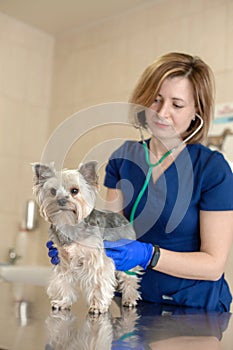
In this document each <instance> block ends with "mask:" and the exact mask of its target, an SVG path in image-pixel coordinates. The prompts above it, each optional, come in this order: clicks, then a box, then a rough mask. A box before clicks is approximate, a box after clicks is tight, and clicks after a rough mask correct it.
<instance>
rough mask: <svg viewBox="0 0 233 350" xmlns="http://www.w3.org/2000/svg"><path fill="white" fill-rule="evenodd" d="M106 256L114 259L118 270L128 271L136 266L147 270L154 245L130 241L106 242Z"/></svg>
mask: <svg viewBox="0 0 233 350" xmlns="http://www.w3.org/2000/svg"><path fill="white" fill-rule="evenodd" d="M104 247H105V250H106V254H107V256H108V257H109V258H111V259H113V261H114V263H115V266H116V270H119V271H128V270H131V269H132V268H134V267H136V266H141V267H142V268H143V269H144V270H146V268H147V266H148V265H149V263H150V261H151V258H152V255H153V245H152V244H150V243H143V242H139V241H132V240H129V239H120V240H118V241H115V242H110V241H104Z"/></svg>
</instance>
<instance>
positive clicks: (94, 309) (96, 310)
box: [88, 305, 108, 316]
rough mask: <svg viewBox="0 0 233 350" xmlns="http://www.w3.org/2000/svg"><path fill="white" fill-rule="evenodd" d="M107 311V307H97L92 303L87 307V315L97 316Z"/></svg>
mask: <svg viewBox="0 0 233 350" xmlns="http://www.w3.org/2000/svg"><path fill="white" fill-rule="evenodd" d="M107 311H108V308H103V307H101V308H99V307H97V306H95V305H93V306H90V307H89V310H88V313H89V315H92V316H98V315H100V314H104V313H105V312H107Z"/></svg>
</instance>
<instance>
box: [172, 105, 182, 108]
mask: <svg viewBox="0 0 233 350" xmlns="http://www.w3.org/2000/svg"><path fill="white" fill-rule="evenodd" d="M174 107H175V108H183V107H184V106H180V105H177V104H174Z"/></svg>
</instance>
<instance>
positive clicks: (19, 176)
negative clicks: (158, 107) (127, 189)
mask: <svg viewBox="0 0 233 350" xmlns="http://www.w3.org/2000/svg"><path fill="white" fill-rule="evenodd" d="M232 18H233V1H232V0H163V1H160V2H157V1H156V3H155V4H154V5H151V6H147V7H145V8H141V9H140V11H139V10H137V11H133V12H128V13H127V14H125V15H122V16H116V17H112V18H111V19H109V20H108V21H104V22H102V23H99V24H98V25H95V26H93V27H91V26H90V27H88V28H85V29H82V30H76V31H72V32H70V33H66V34H64V35H61V36H59V37H57V38H52V37H50V36H48V35H46V34H44V33H41V32H38V31H37V30H35V29H33V28H30V27H28V26H26V25H24V24H22V23H19V22H17V21H15V20H13V19H11V18H8V17H6V16H4V15H1V14H0V51H1V54H0V81H1V84H0V101H1V103H0V109H1V113H0V121H1V125H2V126H1V132H2V137H1V140H0V142H2V147H1V149H0V152H1V153H0V156H1V169H2V172H1V176H2V195H1V199H0V208H1V211H0V217H1V221H0V228H1V231H0V232H1V235H2V237H3V242H2V244H1V246H0V261H1V260H3V259H4V257H5V255H6V251H7V249H8V247H9V246H11V245H12V244H13V239H14V235H15V233H16V230H17V225H18V223H19V222H20V220H21V211H22V208H23V206H24V204H25V201H26V199H27V198H29V197H31V169H30V167H29V163H30V162H33V161H36V160H38V159H39V158H40V155H41V152H42V149H43V146H44V145H45V140H46V137H48V135H50V137H51V133H52V131H53V130H54V128H55V127H56V126H58V125H59V124H60V123H61V122H64V121H65V120H66V118H67V117H69V116H71V115H72V114H73V113H75V112H78V111H80V110H81V109H83V108H84V109H85V108H87V107H90V106H94V105H99V104H102V103H106V102H114V101H121V102H124V101H127V100H128V97H129V94H130V92H131V90H132V88H133V86H134V84H135V82H136V80H137V78H138V76H139V75H140V74H141V72H142V70H143V69H144V68H145V66H146V65H148V64H149V63H151V62H152V61H153V60H154V59H155V58H156V57H157V56H158V55H161V54H163V53H165V52H168V51H173V50H174V51H185V52H190V53H192V54H196V55H200V56H201V57H202V58H203V59H204V60H206V61H207V62H208V63H209V64H210V66H211V67H212V68H213V70H214V72H215V76H216V86H217V96H216V99H217V102H218V103H223V102H228V101H233V88H232V87H233V85H232V84H233V83H232V82H233V45H232V37H233V21H232ZM54 42H55V46H54ZM53 49H54V51H53ZM53 52H54V56H53ZM52 71H53V80H52V90H51V91H52V95H51V97H50V82H51V75H52ZM2 82H3V84H2ZM98 118H99V117H97V121H98ZM110 120H111V119H110ZM11 121H12V122H11ZM46 132H47V133H48V134H46ZM77 134H78V135H79V130H77ZM119 134H120V135H119ZM118 137H120V138H123V139H124V138H127V137H134V134H133V133H132V132H129V130H128V129H127V130H126V129H124V130H121V129H119V128H118V127H117V126H115V127H114V126H112V127H111V130H110V129H109V128H106V129H105V128H104V127H103V128H97V130H96V132H95V131H93V130H92V131H91V132H90V133H89V134H87V135H85V137H83V138H82V139H81V140H80V141H79V142H80V143H78V144H77V145H76V146H75V147H74V149H73V150H71V152H70V153H69V154H68V155H67V160H65V162H67V164H69V165H70V166H76V165H77V163H78V162H79V161H81V160H83V159H84V158H85V156H86V154H87V153H88V152H89V151H90V149H92V148H93V147H94V146H95V145H96V144H103V143H104V142H106V141H109V140H111V139H115V138H118ZM61 143H62V140H61ZM111 146H112V145H111ZM106 148H107V151H108V152H110V150H111V148H110V147H105V150H106ZM103 154H105V153H104V152H103ZM101 165H103V164H101ZM41 231H42V230H41ZM33 234H34V233H32V234H31V235H32V236H31V237H33ZM41 235H42V238H41V241H40V240H39V239H38V244H37V246H39V249H40V251H39V252H38V249H37V250H36V245H35V244H34V246H33V248H35V254H36V256H37V255H39V256H40V255H41V254H42V252H41V251H42V250H43V248H41V247H43V246H44V242H45V239H46V233H45V232H43V233H41ZM43 254H44V253H43ZM38 259H39V258H38ZM44 261H46V259H45V260H44Z"/></svg>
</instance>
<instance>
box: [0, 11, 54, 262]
mask: <svg viewBox="0 0 233 350" xmlns="http://www.w3.org/2000/svg"><path fill="white" fill-rule="evenodd" d="M53 49H54V38H52V37H50V36H48V35H47V34H44V33H41V32H39V31H37V30H35V29H33V28H31V27H29V26H27V25H25V24H23V23H21V22H18V21H16V20H14V19H12V18H10V17H7V16H5V15H3V14H1V13H0V135H1V136H0V164H1V175H0V176H1V196H0V235H1V244H0V262H2V261H5V260H6V258H7V251H8V248H10V247H13V246H14V245H15V239H16V233H17V229H18V226H19V225H20V224H21V221H22V219H23V212H24V208H25V205H26V201H27V200H28V199H29V198H31V196H32V191H31V187H32V180H31V178H32V176H31V167H30V163H31V162H34V161H37V160H38V159H40V154H41V149H42V147H43V145H44V143H45V141H46V138H47V130H48V122H49V113H50V90H51V73H52V64H53ZM30 235H31V236H30V237H29V238H30V240H31V239H33V242H35V241H36V242H37V239H38V238H39V237H38V232H34V233H32V234H30ZM33 246H34V245H33ZM34 258H35V254H34V257H33V258H32V260H31V261H34Z"/></svg>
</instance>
